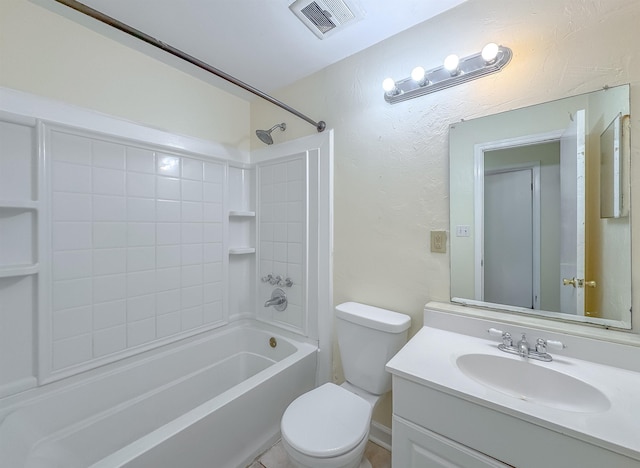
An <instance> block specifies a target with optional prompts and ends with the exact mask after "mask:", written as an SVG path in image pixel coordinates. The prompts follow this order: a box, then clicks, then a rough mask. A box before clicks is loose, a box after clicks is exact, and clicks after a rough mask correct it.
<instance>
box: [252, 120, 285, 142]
mask: <svg viewBox="0 0 640 468" xmlns="http://www.w3.org/2000/svg"><path fill="white" fill-rule="evenodd" d="M276 128H280V130H282V131H283V132H284V131H285V130H286V129H287V124H286V123H284V122H282V123H281V124H276V125H274V126H273V127H271V128H270V129H269V130H256V136H257V137H258V138H260V141H261V142H263V143H266V144H267V145H273V138H272V137H271V132H273V131H274V130H275V129H276Z"/></svg>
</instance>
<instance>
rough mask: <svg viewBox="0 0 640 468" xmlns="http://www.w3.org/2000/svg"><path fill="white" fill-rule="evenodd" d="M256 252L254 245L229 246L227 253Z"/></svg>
mask: <svg viewBox="0 0 640 468" xmlns="http://www.w3.org/2000/svg"><path fill="white" fill-rule="evenodd" d="M252 253H256V249H255V247H231V248H230V249H229V255H245V254H252Z"/></svg>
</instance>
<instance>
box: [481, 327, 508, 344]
mask: <svg viewBox="0 0 640 468" xmlns="http://www.w3.org/2000/svg"><path fill="white" fill-rule="evenodd" d="M487 332H489V335H491V336H493V337H494V338H502V344H503V345H505V346H513V340H512V339H511V333H509V332H503V331H502V330H498V329H497V328H489V329H488V330H487Z"/></svg>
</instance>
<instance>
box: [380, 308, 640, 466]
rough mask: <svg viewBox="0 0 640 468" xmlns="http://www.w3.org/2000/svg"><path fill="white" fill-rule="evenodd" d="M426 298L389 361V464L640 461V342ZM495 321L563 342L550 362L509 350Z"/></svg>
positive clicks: (517, 333)
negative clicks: (444, 305) (501, 318)
mask: <svg viewBox="0 0 640 468" xmlns="http://www.w3.org/2000/svg"><path fill="white" fill-rule="evenodd" d="M429 306H430V305H429V304H428V305H427V308H426V309H425V320H424V323H425V326H424V327H423V328H422V329H421V330H420V331H419V332H418V333H417V334H416V335H415V336H414V337H413V338H412V339H411V340H410V341H409V343H408V344H407V345H406V346H405V347H404V348H403V349H402V350H401V351H400V352H399V353H398V354H397V355H396V356H395V357H394V358H393V359H392V360H391V361H389V363H388V364H387V370H388V371H389V372H391V374H392V375H393V450H392V453H393V466H397V467H403V468H410V467H426V466H429V467H432V466H438V467H445V466H446V467H450V466H460V467H465V468H472V467H508V466H515V467H518V468H526V467H540V466H549V467H578V466H580V467H594V468H602V467H616V468H623V467H636V468H637V467H639V466H640V399H639V398H638V394H637V391H638V389H640V372H639V371H640V369H639V367H640V365H639V364H638V363H640V348H639V347H637V346H633V345H629V344H624V343H620V342H618V343H614V342H606V341H599V340H595V339H592V338H588V337H580V336H575V335H569V334H563V333H557V332H554V331H550V330H544V328H535V327H530V326H527V325H522V324H516V323H511V324H510V323H500V322H497V321H493V320H490V319H485V318H481V317H473V316H469V315H465V314H456V313H451V312H450V311H443V310H437V309H433V308H429ZM490 328H494V329H503V330H504V331H508V332H509V333H511V335H512V336H513V338H514V343H515V342H516V341H518V340H520V339H521V335H522V334H523V333H524V334H525V335H526V337H527V340H528V342H529V344H530V345H531V347H532V350H535V343H536V339H537V338H542V339H544V340H556V341H561V342H562V343H563V345H564V346H565V348H564V349H561V350H559V351H551V350H549V351H548V353H549V354H550V355H551V356H552V358H553V360H552V361H551V362H543V361H538V360H533V359H530V358H524V357H521V356H520V355H514V354H508V353H505V352H503V351H500V350H499V349H498V344H500V343H501V342H502V340H501V339H500V338H494V337H492V336H490V334H489V333H488V332H487V331H488V329H490Z"/></svg>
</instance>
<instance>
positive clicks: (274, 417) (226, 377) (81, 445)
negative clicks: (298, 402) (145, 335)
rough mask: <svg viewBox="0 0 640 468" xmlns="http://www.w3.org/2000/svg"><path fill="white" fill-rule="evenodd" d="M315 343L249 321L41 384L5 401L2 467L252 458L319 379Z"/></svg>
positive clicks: (183, 464)
mask: <svg viewBox="0 0 640 468" xmlns="http://www.w3.org/2000/svg"><path fill="white" fill-rule="evenodd" d="M272 336H274V337H275V338H276V340H277V343H278V344H277V346H276V347H275V348H272V347H271V346H270V345H269V339H270V337H272ZM316 350H317V348H316V347H315V346H312V345H310V344H307V343H302V342H298V341H296V340H292V339H288V338H285V337H283V336H281V335H276V334H273V333H269V332H267V331H263V330H260V329H259V328H257V327H255V326H254V325H250V324H245V325H242V326H232V327H231V328H228V329H225V330H223V331H214V332H210V333H207V334H205V335H200V336H199V337H197V338H195V339H190V340H188V341H186V342H184V343H181V344H178V345H175V344H174V345H173V346H169V347H167V348H165V349H161V350H156V351H154V352H153V353H149V354H148V355H144V356H138V357H137V358H135V359H132V360H131V361H133V362H131V361H123V362H121V363H119V365H111V366H110V367H109V368H108V369H106V370H103V371H98V372H93V373H92V374H90V375H89V376H85V377H81V376H76V377H75V378H73V379H71V383H69V382H67V383H58V384H57V385H55V384H54V385H52V386H51V387H50V389H47V390H44V389H38V390H39V391H37V392H34V393H35V396H31V397H29V398H27V397H25V398H23V401H18V402H16V401H15V399H14V400H13V401H12V402H11V404H12V407H11V408H10V409H7V405H6V404H5V408H4V412H2V408H0V417H1V415H2V414H5V415H6V417H5V418H4V420H3V421H2V424H0V460H1V461H2V462H1V463H0V465H1V466H2V467H7V468H18V467H28V468H36V467H37V468H44V467H47V468H53V467H55V468H63V467H64V468H76V467H78V468H79V467H95V468H107V467H108V468H112V467H119V466H126V467H131V468H133V467H149V468H151V467H153V468H162V467H166V468H176V467H180V468H187V467H198V468H199V467H207V468H226V467H233V468H235V467H240V466H245V465H246V464H248V463H249V462H250V461H251V460H252V459H253V458H254V457H255V456H256V455H257V454H259V453H260V452H261V451H263V450H264V449H266V448H267V447H269V446H270V444H272V443H274V442H275V441H276V440H277V439H278V437H279V434H280V417H281V416H282V413H283V412H284V410H285V408H286V407H287V405H288V404H289V403H290V402H291V401H292V400H293V399H295V398H296V397H297V396H299V395H301V394H302V393H304V392H306V391H308V390H310V389H311V388H313V387H314V386H315V378H316V377H315V376H316V354H317V353H316ZM43 390H44V391H43ZM5 403H6V402H5ZM0 405H1V403H0Z"/></svg>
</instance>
